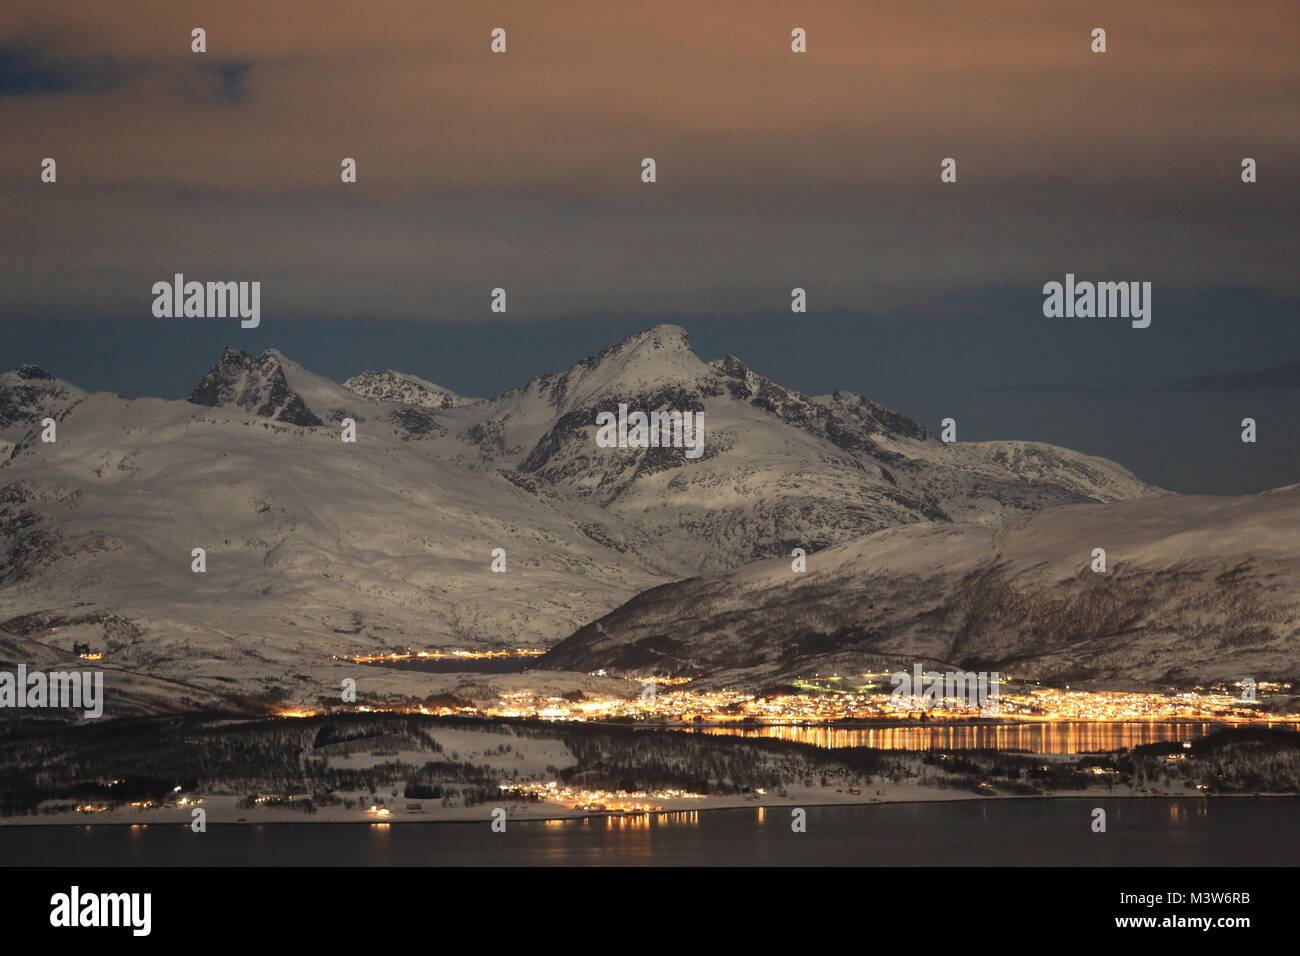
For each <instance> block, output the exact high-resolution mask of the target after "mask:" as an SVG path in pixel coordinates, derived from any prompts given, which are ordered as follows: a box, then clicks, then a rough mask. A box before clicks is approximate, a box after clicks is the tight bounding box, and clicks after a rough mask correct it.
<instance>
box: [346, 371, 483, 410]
mask: <svg viewBox="0 0 1300 956" xmlns="http://www.w3.org/2000/svg"><path fill="white" fill-rule="evenodd" d="M343 387H344V388H346V389H347V390H348V391H350V392H353V393H355V394H357V395H360V396H361V397H362V398H364V399H368V400H369V401H372V402H392V403H395V404H400V405H419V406H421V407H423V408H456V407H458V406H461V405H473V404H474V403H475V402H477V401H479V399H476V398H466V397H465V396H464V395H457V394H456V393H455V392H453V391H451V390H450V389H446V388H443V387H442V386H441V385H435V384H434V383H433V382H429V381H425V380H424V379H422V378H420V377H419V376H417V375H410V374H408V373H406V372H395V371H393V370H392V369H387V370H385V371H382V372H371V371H366V372H362V373H361V374H360V375H354V376H352V377H351V378H350V379H348V380H347V381H346V382H344V383H343Z"/></svg>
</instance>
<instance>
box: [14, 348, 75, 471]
mask: <svg viewBox="0 0 1300 956" xmlns="http://www.w3.org/2000/svg"><path fill="white" fill-rule="evenodd" d="M85 397H86V393H85V392H83V391H82V390H81V389H79V388H77V386H75V385H73V384H71V383H69V382H65V381H63V380H62V379H59V378H55V377H54V376H53V375H51V374H50V373H49V372H47V371H45V369H43V368H40V367H39V366H36V365H21V366H19V367H18V368H16V369H15V370H14V371H12V372H4V373H3V374H0V462H3V461H5V460H6V459H7V458H8V457H9V456H10V455H11V454H12V453H13V450H14V446H15V445H17V444H18V442H19V441H20V440H21V439H22V438H23V436H24V435H26V434H27V433H28V432H30V431H31V430H32V429H33V428H35V427H36V426H38V425H39V424H40V423H41V421H42V420H43V419H45V418H53V419H55V421H57V420H58V418H59V416H61V415H62V414H63V413H64V412H66V411H67V410H68V409H69V408H71V407H72V406H73V405H75V404H76V403H77V402H79V401H81V400H82V399H83V398H85Z"/></svg>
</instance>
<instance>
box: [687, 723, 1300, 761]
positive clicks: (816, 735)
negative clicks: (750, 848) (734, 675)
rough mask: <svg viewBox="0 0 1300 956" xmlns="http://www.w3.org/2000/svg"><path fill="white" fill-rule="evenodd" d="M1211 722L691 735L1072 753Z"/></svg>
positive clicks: (1175, 735) (729, 730) (1206, 729)
mask: <svg viewBox="0 0 1300 956" xmlns="http://www.w3.org/2000/svg"><path fill="white" fill-rule="evenodd" d="M1240 726H1242V725H1241V724H1223V723H1217V722H1214V721H1126V722H1124V723H1093V722H1087V721H1042V722H1035V723H1020V724H959V725H941V724H928V725H909V726H905V727H806V726H805V727H800V726H782V727H772V726H769V727H696V728H693V732H694V733H700V734H716V735H719V736H728V737H732V736H734V737H773V738H776V739H779V740H791V741H794V742H796V743H802V744H812V745H814V746H816V747H831V748H834V747H874V748H876V749H878V750H979V749H993V750H1025V751H1029V752H1030V753H1038V754H1076V753H1087V752H1090V751H1104V750H1119V749H1121V748H1132V747H1136V746H1139V745H1141V744H1152V743H1160V742H1163V741H1168V740H1184V741H1185V740H1195V739H1197V738H1198V737H1204V736H1206V735H1207V734H1211V733H1214V732H1215V731H1216V730H1222V729H1224V728H1226V727H1240ZM1268 726H1269V727H1272V728H1273V729H1276V730H1291V731H1297V730H1300V721H1274V722H1271V723H1269V724H1268Z"/></svg>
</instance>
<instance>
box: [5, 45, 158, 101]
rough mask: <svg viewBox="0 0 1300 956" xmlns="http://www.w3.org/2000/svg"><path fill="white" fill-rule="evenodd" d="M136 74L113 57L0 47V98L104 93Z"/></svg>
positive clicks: (13, 46)
mask: <svg viewBox="0 0 1300 956" xmlns="http://www.w3.org/2000/svg"><path fill="white" fill-rule="evenodd" d="M137 71H138V67H137V66H132V65H128V64H126V63H123V62H121V61H119V60H116V59H114V58H113V57H106V56H96V57H70V56H58V55H51V54H50V53H49V52H48V51H46V50H43V49H41V48H40V47H39V46H37V45H35V44H30V45H28V44H23V43H21V42H17V41H9V42H6V43H0V96H41V95H48V94H53V93H67V94H91V93H107V92H109V91H110V90H115V89H117V88H118V87H120V86H122V85H123V84H124V83H126V82H127V80H128V79H130V77H131V76H132V75H133V74H134V73H135V72H137Z"/></svg>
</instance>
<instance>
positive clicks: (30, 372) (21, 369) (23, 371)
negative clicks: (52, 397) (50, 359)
mask: <svg viewBox="0 0 1300 956" xmlns="http://www.w3.org/2000/svg"><path fill="white" fill-rule="evenodd" d="M14 374H15V375H17V376H18V377H19V378H20V379H22V380H23V381H25V382H30V381H39V380H48V381H54V376H53V375H51V374H50V373H49V372H47V371H45V369H43V368H41V367H40V366H39V365H20V366H18V368H17V369H16V370H15V371H14Z"/></svg>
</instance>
